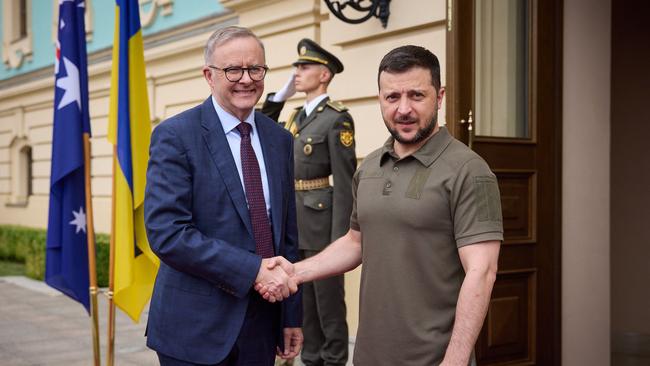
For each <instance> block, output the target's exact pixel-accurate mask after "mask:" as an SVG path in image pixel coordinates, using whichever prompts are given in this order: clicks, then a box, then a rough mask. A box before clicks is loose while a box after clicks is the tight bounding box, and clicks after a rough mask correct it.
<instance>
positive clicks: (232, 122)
mask: <svg viewBox="0 0 650 366" xmlns="http://www.w3.org/2000/svg"><path fill="white" fill-rule="evenodd" d="M212 105H214V109H215V111H217V115H218V116H219V120H220V121H221V127H223V132H224V133H225V134H226V139H227V140H228V145H229V146H230V152H231V153H232V157H233V158H234V159H235V165H237V172H238V173H239V181H240V182H241V186H242V189H244V192H246V188H245V187H244V173H243V172H242V167H241V149H240V146H241V136H240V135H239V130H237V126H238V125H239V123H241V122H247V123H250V125H251V126H252V127H253V128H252V129H251V144H252V145H253V150H254V151H255V156H256V157H257V163H258V164H259V166H260V175H261V176H262V190H263V191H264V202H265V203H266V211H267V214H268V215H269V219H270V218H271V198H270V195H269V180H268V178H267V177H266V165H265V164H264V155H263V154H262V145H261V144H260V136H259V134H258V133H257V126H256V125H255V110H252V111H251V113H250V114H249V115H248V117H246V119H245V120H244V121H240V120H239V119H238V118H237V117H235V116H233V115H232V114H230V113H228V112H226V111H225V110H224V109H223V108H221V106H220V105H219V103H217V101H216V100H215V99H214V96H212Z"/></svg>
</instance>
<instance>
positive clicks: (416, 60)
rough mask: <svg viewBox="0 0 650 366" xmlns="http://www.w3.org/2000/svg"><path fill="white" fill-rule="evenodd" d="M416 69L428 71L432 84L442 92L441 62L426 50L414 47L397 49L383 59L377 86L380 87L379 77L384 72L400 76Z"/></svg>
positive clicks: (378, 73) (380, 64) (408, 46)
mask: <svg viewBox="0 0 650 366" xmlns="http://www.w3.org/2000/svg"><path fill="white" fill-rule="evenodd" d="M414 67H421V68H423V69H428V70H429V71H430V72H431V84H433V87H434V88H435V89H436V91H438V90H440V62H438V58H437V57H436V55H434V54H433V53H431V51H429V50H427V49H426V48H424V47H420V46H413V45H407V46H401V47H397V48H395V49H393V50H392V51H390V52H388V53H387V54H386V56H384V58H382V59H381V62H380V63H379V71H378V72H377V85H379V75H381V73H382V72H383V71H385V72H388V73H391V74H393V73H394V74H399V73H402V72H406V71H409V70H410V69H412V68H414Z"/></svg>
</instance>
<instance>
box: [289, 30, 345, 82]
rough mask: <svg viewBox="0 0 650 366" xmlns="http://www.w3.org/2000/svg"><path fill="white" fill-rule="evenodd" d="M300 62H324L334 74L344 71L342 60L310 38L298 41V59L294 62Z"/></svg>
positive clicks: (297, 63)
mask: <svg viewBox="0 0 650 366" xmlns="http://www.w3.org/2000/svg"><path fill="white" fill-rule="evenodd" d="M299 64H322V65H325V66H327V68H328V69H330V71H332V73H334V74H338V73H340V72H341V71H343V64H342V63H341V60H339V59H338V58H337V57H336V56H334V55H332V54H331V53H329V52H327V50H325V49H324V48H323V47H321V46H319V45H318V43H316V42H314V41H312V40H311V39H309V38H303V39H301V40H300V42H298V60H297V61H296V62H294V63H293V66H296V65H299Z"/></svg>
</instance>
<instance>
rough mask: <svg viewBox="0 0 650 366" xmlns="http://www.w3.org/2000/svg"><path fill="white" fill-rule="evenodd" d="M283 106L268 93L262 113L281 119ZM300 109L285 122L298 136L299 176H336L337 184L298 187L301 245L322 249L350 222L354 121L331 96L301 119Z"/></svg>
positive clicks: (296, 167) (306, 178) (296, 166)
mask: <svg viewBox="0 0 650 366" xmlns="http://www.w3.org/2000/svg"><path fill="white" fill-rule="evenodd" d="M271 95H272V94H271ZM269 97H270V95H269ZM283 107H284V102H273V101H270V100H269V98H268V97H267V100H266V101H265V102H264V106H263V107H262V113H264V114H266V115H267V116H269V117H271V118H273V119H274V120H276V121H277V120H278V118H279V116H280V111H282V108H283ZM301 110H302V107H298V108H296V109H295V110H294V111H292V114H291V116H290V118H289V120H287V122H286V123H285V128H287V129H288V130H289V131H291V132H292V133H293V135H294V137H295V139H294V176H295V179H296V181H299V180H303V181H309V180H314V179H318V178H326V177H329V176H330V175H332V177H333V181H334V184H333V187H332V186H329V187H325V188H318V189H312V190H296V213H297V216H298V234H299V239H300V249H303V250H321V249H323V248H325V247H326V246H327V245H328V244H329V243H331V242H332V241H334V240H336V239H338V238H339V237H341V236H343V235H345V233H347V231H348V229H349V228H350V214H351V212H352V176H353V175H354V172H355V170H356V165H357V158H356V154H355V150H354V149H355V142H354V122H353V120H352V116H350V114H349V113H348V112H347V108H345V107H344V106H343V105H342V104H341V103H335V102H331V101H330V100H329V98H325V99H324V100H323V101H321V102H320V103H319V104H318V106H317V107H316V108H314V110H313V111H312V112H311V114H310V115H309V116H307V117H306V118H304V119H303V120H300V118H299V116H300V114H301V113H300V112H301ZM303 115H304V114H303Z"/></svg>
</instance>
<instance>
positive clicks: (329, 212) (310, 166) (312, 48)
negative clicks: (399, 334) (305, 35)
mask: <svg viewBox="0 0 650 366" xmlns="http://www.w3.org/2000/svg"><path fill="white" fill-rule="evenodd" d="M293 65H294V66H295V68H296V69H295V73H293V74H292V75H291V77H290V78H289V80H288V81H287V83H286V84H285V86H284V87H283V88H282V89H281V90H280V91H279V92H277V93H274V94H273V93H272V94H269V95H268V96H267V99H266V101H265V103H264V106H263V108H262V112H263V113H265V114H266V115H268V116H269V117H271V118H273V119H275V120H276V121H277V120H278V118H279V115H280V111H281V110H282V108H283V106H284V102H285V101H286V100H287V99H288V98H289V97H290V96H292V95H293V94H294V93H295V92H296V91H298V92H302V93H305V94H306V100H305V104H304V105H303V106H301V107H298V108H296V109H295V110H293V111H292V113H291V115H290V117H289V119H288V120H287V121H286V122H285V123H284V126H285V128H286V129H287V130H289V131H290V132H291V133H292V134H293V135H294V137H295V139H294V159H295V162H294V167H295V172H294V173H295V188H296V206H297V207H296V210H297V217H298V233H299V244H300V252H301V254H302V255H303V257H304V258H307V257H311V256H313V255H315V254H316V253H318V252H319V251H321V250H322V249H323V248H325V246H327V244H329V243H330V242H332V241H333V240H335V239H337V238H339V237H340V236H343V235H344V234H345V233H346V232H347V231H348V229H349V227H350V213H351V211H352V189H351V187H352V185H351V182H352V175H353V174H354V171H355V169H356V163H357V158H356V154H355V141H354V122H353V120H352V117H351V116H350V114H349V113H348V110H347V108H346V107H345V106H344V105H343V104H341V103H339V102H334V101H332V100H330V98H329V96H328V95H327V88H328V86H329V84H330V82H331V81H332V78H333V76H334V74H338V73H340V72H342V71H343V64H342V63H341V61H340V60H339V59H338V58H337V57H336V56H334V55H332V54H331V53H330V52H328V51H326V50H325V49H323V48H322V47H321V46H319V45H318V44H317V43H316V42H314V41H312V40H310V39H303V40H301V41H300V42H299V43H298V60H297V61H296V62H294V64H293ZM303 304H304V321H303V331H304V335H305V341H304V347H303V351H302V360H303V363H305V365H328V366H329V365H341V366H342V365H345V364H346V362H347V358H348V327H347V323H346V307H345V291H344V281H343V276H342V275H340V276H336V277H332V278H329V279H325V280H320V281H315V282H312V283H306V284H304V285H303Z"/></svg>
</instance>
